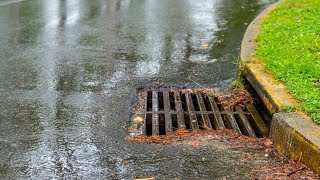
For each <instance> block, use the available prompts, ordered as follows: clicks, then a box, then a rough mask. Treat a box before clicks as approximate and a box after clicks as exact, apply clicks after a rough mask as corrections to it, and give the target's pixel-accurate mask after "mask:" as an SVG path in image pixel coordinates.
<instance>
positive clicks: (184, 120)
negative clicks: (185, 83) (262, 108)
mask: <svg viewBox="0 0 320 180" xmlns="http://www.w3.org/2000/svg"><path fill="white" fill-rule="evenodd" d="M139 94H140V95H139V101H140V102H139V103H138V104H139V106H140V107H139V108H137V109H139V112H137V114H136V116H139V115H141V116H142V118H144V119H143V123H142V126H143V128H142V131H143V132H142V133H144V134H145V135H147V136H152V135H168V134H170V133H172V132H174V131H176V130H177V129H190V130H210V129H225V128H227V129H233V130H235V131H237V132H239V133H241V134H245V135H248V136H252V137H266V136H267V135H268V133H269V132H268V131H269V130H268V128H267V126H266V125H265V123H264V121H263V120H262V118H261V117H260V115H259V113H258V112H257V110H256V109H255V107H254V106H253V104H252V103H247V104H244V105H243V106H235V108H232V109H230V108H229V107H227V106H225V105H224V106H222V105H221V104H219V103H218V101H217V96H216V94H214V93H213V90H212V91H208V92H203V91H201V90H197V89H193V90H179V89H170V90H169V89H151V90H141V92H139Z"/></svg>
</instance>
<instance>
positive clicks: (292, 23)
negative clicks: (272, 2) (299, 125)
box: [256, 0, 320, 124]
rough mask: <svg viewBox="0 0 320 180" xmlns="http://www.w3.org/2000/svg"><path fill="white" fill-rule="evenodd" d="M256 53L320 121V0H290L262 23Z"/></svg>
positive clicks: (268, 69)
mask: <svg viewBox="0 0 320 180" xmlns="http://www.w3.org/2000/svg"><path fill="white" fill-rule="evenodd" d="M257 40H258V47H257V51H256V52H257V54H256V56H257V57H258V59H260V60H262V61H263V62H264V63H265V64H266V66H265V70H266V71H267V72H269V73H271V74H272V75H273V76H274V77H275V78H276V79H278V80H280V81H282V82H284V83H285V85H286V87H287V89H288V91H289V92H290V93H292V94H293V95H294V96H295V97H296V98H297V99H298V100H300V102H301V105H300V107H298V109H301V110H303V111H305V112H306V113H307V114H308V115H310V116H311V117H312V119H313V120H314V121H315V122H317V123H318V124H320V1H319V0H287V1H285V2H284V3H282V4H281V5H280V6H278V7H277V8H276V9H275V10H274V11H273V12H272V13H271V14H270V15H269V16H268V17H267V18H266V19H265V20H264V22H263V23H262V27H261V32H260V34H259V35H258V38H257Z"/></svg>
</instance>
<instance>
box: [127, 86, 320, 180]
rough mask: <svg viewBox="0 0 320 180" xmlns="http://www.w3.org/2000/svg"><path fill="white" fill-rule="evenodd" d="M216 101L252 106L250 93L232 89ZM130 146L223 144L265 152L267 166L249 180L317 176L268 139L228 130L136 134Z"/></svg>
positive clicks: (199, 146)
mask: <svg viewBox="0 0 320 180" xmlns="http://www.w3.org/2000/svg"><path fill="white" fill-rule="evenodd" d="M218 102H219V103H220V104H222V105H224V106H227V107H229V108H230V109H233V108H234V107H236V106H240V107H243V108H244V104H245V103H252V102H253V98H252V96H251V94H250V93H249V92H248V91H247V90H245V89H234V90H233V93H224V94H220V96H218ZM127 140H128V141H129V142H131V143H143V144H162V145H179V144H184V145H190V146H191V147H193V148H201V146H202V145H204V144H206V143H210V142H214V141H215V142H223V143H225V144H226V145H228V146H229V147H230V148H248V149H264V150H265V153H266V154H265V156H267V157H269V156H270V158H269V160H268V162H267V163H264V164H262V165H260V166H259V167H257V168H255V169H254V170H253V173H252V179H268V180H271V179H272V180H273V179H281V180H282V179H312V180H313V179H315V180H320V176H319V175H317V174H315V173H314V172H312V171H311V170H310V169H308V168H307V167H306V166H304V165H303V164H301V163H300V162H299V160H298V161H293V160H288V159H287V158H286V157H285V156H284V155H283V154H282V153H280V152H279V151H278V150H277V149H276V148H275V147H274V145H273V143H272V141H271V140H270V139H268V138H253V137H249V136H245V135H242V134H239V133H237V132H235V131H233V130H229V129H218V130H197V131H195V130H187V129H177V130H176V131H174V132H173V133H171V134H168V135H152V136H146V135H139V136H128V137H127Z"/></svg>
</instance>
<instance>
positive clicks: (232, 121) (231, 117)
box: [223, 106, 242, 134]
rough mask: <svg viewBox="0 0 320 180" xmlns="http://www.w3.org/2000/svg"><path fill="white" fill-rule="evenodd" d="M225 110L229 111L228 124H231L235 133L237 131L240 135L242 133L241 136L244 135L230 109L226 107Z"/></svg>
mask: <svg viewBox="0 0 320 180" xmlns="http://www.w3.org/2000/svg"><path fill="white" fill-rule="evenodd" d="M223 109H224V110H225V111H227V118H228V122H229V123H230V125H231V127H232V129H233V130H235V131H237V132H238V133H241V134H242V132H241V130H240V128H239V126H238V124H237V121H236V119H235V118H234V116H233V114H232V111H231V110H230V108H229V107H227V106H224V107H223Z"/></svg>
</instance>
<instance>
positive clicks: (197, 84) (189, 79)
mask: <svg viewBox="0 0 320 180" xmlns="http://www.w3.org/2000/svg"><path fill="white" fill-rule="evenodd" d="M188 79H189V80H190V81H192V82H194V83H195V84H196V85H198V86H199V87H201V88H204V87H203V86H201V85H200V84H199V83H197V82H196V81H194V80H192V79H191V77H190V76H188Z"/></svg>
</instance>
